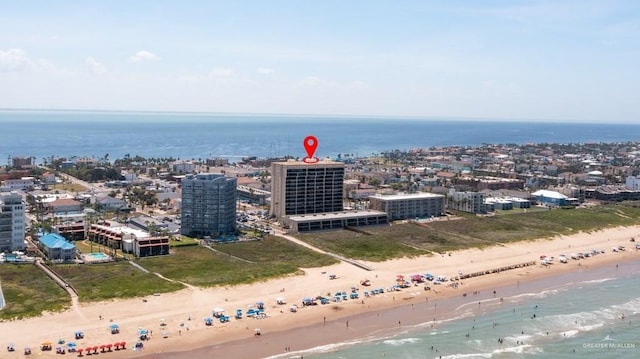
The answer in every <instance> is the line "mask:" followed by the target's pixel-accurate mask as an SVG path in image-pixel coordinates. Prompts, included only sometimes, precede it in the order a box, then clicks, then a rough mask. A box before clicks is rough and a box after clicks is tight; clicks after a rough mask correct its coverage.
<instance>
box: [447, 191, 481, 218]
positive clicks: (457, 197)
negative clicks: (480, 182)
mask: <svg viewBox="0 0 640 359" xmlns="http://www.w3.org/2000/svg"><path fill="white" fill-rule="evenodd" d="M446 207H447V209H453V210H457V211H463V212H469V213H475V214H486V213H487V207H486V205H485V194H484V193H481V192H470V191H466V192H458V191H456V190H454V189H452V190H450V191H449V193H447V196H446Z"/></svg>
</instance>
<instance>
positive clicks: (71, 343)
mask: <svg viewBox="0 0 640 359" xmlns="http://www.w3.org/2000/svg"><path fill="white" fill-rule="evenodd" d="M67 346H68V347H69V348H75V347H76V343H74V342H68V343H67Z"/></svg>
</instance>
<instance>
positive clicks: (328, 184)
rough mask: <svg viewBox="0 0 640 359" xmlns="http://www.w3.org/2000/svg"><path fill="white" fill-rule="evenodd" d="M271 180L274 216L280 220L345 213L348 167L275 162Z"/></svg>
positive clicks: (330, 164) (341, 164)
mask: <svg viewBox="0 0 640 359" xmlns="http://www.w3.org/2000/svg"><path fill="white" fill-rule="evenodd" d="M271 176H272V177H271V215H272V216H275V217H276V218H282V217H284V216H292V215H300V214H312V213H325V212H338V211H342V210H343V204H342V197H343V193H344V189H343V183H344V163H341V162H333V161H319V162H316V163H305V162H297V161H289V162H274V163H272V164H271Z"/></svg>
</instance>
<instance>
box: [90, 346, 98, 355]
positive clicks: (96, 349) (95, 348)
mask: <svg viewBox="0 0 640 359" xmlns="http://www.w3.org/2000/svg"><path fill="white" fill-rule="evenodd" d="M91 350H93V353H94V354H96V353H97V352H98V346H97V345H96V346H95V347H93V348H92V349H91Z"/></svg>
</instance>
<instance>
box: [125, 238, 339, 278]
mask: <svg viewBox="0 0 640 359" xmlns="http://www.w3.org/2000/svg"><path fill="white" fill-rule="evenodd" d="M213 248H215V249H216V250H218V251H220V252H223V253H216V252H213V251H211V250H209V249H207V248H205V247H201V246H189V247H178V248H173V249H172V254H171V255H170V256H162V257H149V258H142V259H139V260H138V261H137V262H138V263H139V264H140V265H141V266H143V267H145V268H147V269H149V270H151V271H153V272H158V273H160V274H162V275H163V276H165V277H167V278H171V279H175V280H179V281H182V282H185V283H188V284H191V285H196V286H201V287H211V286H217V285H232V284H240V283H251V282H255V281H260V280H266V279H269V278H274V277H281V276H285V275H290V274H295V273H296V272H298V270H299V268H300V267H318V266H324V265H329V264H333V263H336V261H335V260H334V259H333V258H330V257H327V256H325V255H322V254H319V253H316V252H313V251H310V250H308V249H306V248H302V247H300V246H297V245H295V244H292V243H291V242H289V241H287V240H285V239H283V238H278V237H274V236H267V237H266V238H265V239H264V240H262V241H247V242H233V243H225V244H215V245H213ZM232 256H235V257H240V258H242V259H244V260H245V261H243V260H239V259H236V258H233V257H232Z"/></svg>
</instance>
